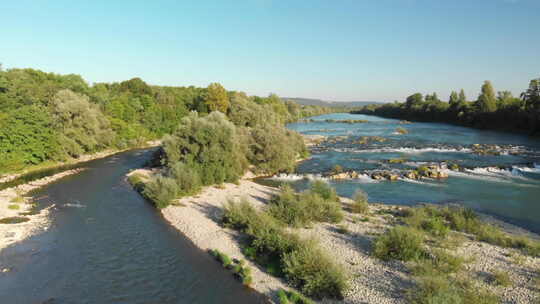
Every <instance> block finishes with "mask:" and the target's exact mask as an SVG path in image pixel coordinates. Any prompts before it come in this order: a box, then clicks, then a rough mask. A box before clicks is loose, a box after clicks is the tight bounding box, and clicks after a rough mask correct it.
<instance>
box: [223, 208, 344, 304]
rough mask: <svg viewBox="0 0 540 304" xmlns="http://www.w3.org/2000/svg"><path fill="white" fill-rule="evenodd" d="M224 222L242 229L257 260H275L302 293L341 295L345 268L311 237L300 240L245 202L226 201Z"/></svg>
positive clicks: (333, 296)
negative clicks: (325, 252) (323, 250)
mask: <svg viewBox="0 0 540 304" xmlns="http://www.w3.org/2000/svg"><path fill="white" fill-rule="evenodd" d="M224 209H225V212H224V216H223V222H224V223H225V225H228V226H229V227H232V228H235V229H238V230H241V231H243V232H245V233H246V234H247V235H248V237H249V241H248V242H249V248H250V251H251V250H254V251H255V253H254V254H252V255H253V256H256V258H257V261H258V262H260V261H265V262H267V263H270V265H272V267H273V264H272V263H276V262H277V266H278V267H279V268H280V269H279V271H273V273H283V274H285V277H286V278H287V281H288V282H289V283H290V284H292V285H293V286H296V287H298V288H299V289H300V290H301V291H302V292H304V293H305V294H307V295H310V296H316V297H332V298H341V297H342V295H343V291H344V290H345V288H346V284H345V283H346V275H345V274H344V270H343V269H342V268H341V266H339V265H338V264H336V263H335V262H334V261H333V260H332V259H331V258H329V257H328V256H327V255H325V254H324V253H323V252H322V251H321V249H320V248H319V247H318V245H317V244H316V242H315V241H313V240H308V241H305V240H301V239H300V238H299V237H298V236H297V235H295V234H292V233H291V232H287V231H285V230H284V229H283V226H282V224H280V222H279V221H277V220H276V219H274V218H273V217H272V216H270V215H269V214H268V213H266V212H258V211H256V210H255V209H254V208H253V207H252V206H251V205H250V204H249V203H248V202H247V201H245V200H242V201H241V202H239V203H234V202H228V203H227V204H226V205H225V206H224Z"/></svg>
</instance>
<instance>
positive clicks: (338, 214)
mask: <svg viewBox="0 0 540 304" xmlns="http://www.w3.org/2000/svg"><path fill="white" fill-rule="evenodd" d="M317 187H318V188H317ZM325 187H329V186H328V185H327V184H324V185H322V186H315V187H312V189H311V190H309V191H305V192H303V193H300V194H298V193H295V192H294V191H293V190H292V188H291V187H290V186H285V187H283V188H282V189H281V192H280V194H279V195H276V196H274V197H273V198H272V199H271V201H270V204H269V206H268V208H267V211H268V213H269V214H270V215H272V216H273V217H274V218H276V219H278V220H279V221H281V222H283V223H285V224H287V225H289V226H292V227H305V226H306V225H309V224H311V223H312V222H330V223H337V222H340V221H342V220H343V211H342V208H341V203H339V201H337V199H336V200H331V199H324V198H323V196H322V195H321V194H320V193H323V195H325V196H326V197H330V198H333V195H335V191H333V189H331V188H330V189H331V190H328V188H325ZM314 188H315V189H316V191H313V189H314ZM332 193H333V194H332ZM335 197H336V198H337V195H336V196H335Z"/></svg>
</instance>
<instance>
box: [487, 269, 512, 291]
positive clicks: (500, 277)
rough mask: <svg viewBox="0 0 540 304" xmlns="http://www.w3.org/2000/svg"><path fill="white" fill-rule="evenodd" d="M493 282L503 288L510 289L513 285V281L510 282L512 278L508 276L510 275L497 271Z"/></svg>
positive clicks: (494, 273)
mask: <svg viewBox="0 0 540 304" xmlns="http://www.w3.org/2000/svg"><path fill="white" fill-rule="evenodd" d="M492 282H493V283H495V285H499V286H503V287H508V286H510V285H512V280H510V276H509V275H508V273H506V272H504V271H500V270H496V271H494V272H493V275H492Z"/></svg>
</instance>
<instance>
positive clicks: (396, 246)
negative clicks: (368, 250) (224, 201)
mask: <svg viewBox="0 0 540 304" xmlns="http://www.w3.org/2000/svg"><path fill="white" fill-rule="evenodd" d="M423 239H424V235H423V233H422V232H421V231H419V230H417V229H415V228H411V227H406V226H396V227H393V228H392V229H390V230H388V231H387V232H386V233H385V234H383V235H381V236H380V237H379V238H378V239H377V240H376V241H375V246H374V248H375V249H374V252H373V253H374V255H375V256H376V257H378V258H380V259H382V260H391V259H396V260H402V261H410V260H418V259H420V258H422V257H423V256H425V254H426V251H425V249H424V246H423V244H422V243H423Z"/></svg>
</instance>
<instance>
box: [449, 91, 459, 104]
mask: <svg viewBox="0 0 540 304" xmlns="http://www.w3.org/2000/svg"><path fill="white" fill-rule="evenodd" d="M448 103H449V104H450V106H452V107H455V106H457V105H458V104H459V96H458V93H457V92H456V91H452V93H450V98H449V99H448Z"/></svg>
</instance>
